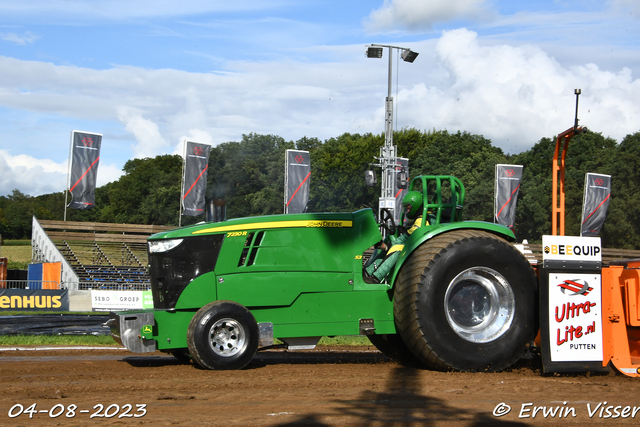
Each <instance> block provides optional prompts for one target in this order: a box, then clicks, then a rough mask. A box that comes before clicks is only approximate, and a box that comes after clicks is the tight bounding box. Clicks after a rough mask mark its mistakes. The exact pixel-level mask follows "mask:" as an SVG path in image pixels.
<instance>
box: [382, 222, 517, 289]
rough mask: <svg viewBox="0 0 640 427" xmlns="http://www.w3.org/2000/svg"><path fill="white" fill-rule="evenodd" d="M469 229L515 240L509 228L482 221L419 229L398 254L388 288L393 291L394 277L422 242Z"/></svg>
mask: <svg viewBox="0 0 640 427" xmlns="http://www.w3.org/2000/svg"><path fill="white" fill-rule="evenodd" d="M469 229H472V230H483V231H486V232H488V233H492V234H495V235H497V236H500V237H502V238H504V239H505V240H507V241H515V240H516V236H515V234H513V231H511V230H510V229H509V228H507V227H505V226H504V225H500V224H493V223H490V222H483V221H461V222H453V223H446V224H439V225H432V226H423V227H420V228H418V229H417V230H415V231H414V232H413V233H412V234H411V237H410V238H409V240H407V243H406V244H405V245H404V248H403V249H402V252H400V258H399V259H398V262H397V263H396V266H395V268H394V270H393V273H392V274H391V276H390V279H389V282H388V283H389V286H390V287H391V288H392V289H393V287H394V284H395V282H396V277H397V275H398V272H399V271H400V269H401V268H402V265H403V264H404V263H405V261H406V260H407V259H409V257H410V256H411V254H412V253H413V252H414V251H415V250H416V249H417V248H418V247H419V246H420V245H422V244H423V243H424V242H426V241H427V240H430V239H432V238H433V237H435V236H437V235H439V234H443V233H447V232H449V231H453V230H469Z"/></svg>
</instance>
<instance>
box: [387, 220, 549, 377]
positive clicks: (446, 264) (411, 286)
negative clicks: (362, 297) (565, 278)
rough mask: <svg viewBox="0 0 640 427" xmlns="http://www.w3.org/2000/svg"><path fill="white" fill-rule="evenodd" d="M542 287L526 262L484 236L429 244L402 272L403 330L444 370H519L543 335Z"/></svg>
mask: <svg viewBox="0 0 640 427" xmlns="http://www.w3.org/2000/svg"><path fill="white" fill-rule="evenodd" d="M537 290H538V285H537V279H536V276H535V274H534V272H533V269H532V268H531V265H530V264H529V262H528V261H527V260H526V258H525V257H524V256H523V255H522V254H521V253H520V252H518V250H517V249H515V248H514V247H513V246H512V245H510V244H509V243H507V242H506V241H505V240H503V239H501V238H500V237H498V236H495V235H493V234H491V233H488V232H485V231H481V230H457V231H450V232H447V233H444V234H441V235H438V236H436V237H434V238H433V239H431V240H429V241H427V242H425V243H424V244H422V245H421V246H420V247H419V248H417V249H416V250H415V252H414V253H413V254H412V255H411V256H410V258H409V259H408V260H407V261H406V262H405V264H404V265H403V266H402V268H401V270H400V274H399V275H398V279H397V280H396V285H395V289H394V317H395V321H396V329H397V330H398V333H399V334H400V335H401V336H402V339H403V341H404V342H405V344H406V346H407V348H409V350H411V352H412V353H413V354H414V355H415V356H416V357H417V358H418V359H419V360H420V361H421V362H422V363H423V364H424V365H426V366H427V367H429V368H431V369H438V370H451V369H454V370H460V371H498V370H501V369H504V368H507V367H508V366H510V365H512V364H513V363H515V362H516V361H517V360H518V359H520V357H522V355H523V354H524V352H525V350H526V347H527V344H528V343H530V342H532V341H533V339H534V337H535V333H536V330H537V320H538V316H537V309H538V307H537V301H538V300H537Z"/></svg>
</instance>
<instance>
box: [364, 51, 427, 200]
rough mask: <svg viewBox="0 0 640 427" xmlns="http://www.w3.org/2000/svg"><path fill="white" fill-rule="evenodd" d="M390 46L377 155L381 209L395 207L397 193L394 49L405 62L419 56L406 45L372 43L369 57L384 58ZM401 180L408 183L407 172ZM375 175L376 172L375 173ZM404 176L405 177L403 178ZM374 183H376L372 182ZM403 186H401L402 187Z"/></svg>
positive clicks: (367, 54)
mask: <svg viewBox="0 0 640 427" xmlns="http://www.w3.org/2000/svg"><path fill="white" fill-rule="evenodd" d="M385 47H387V48H389V75H388V78H389V85H388V91H387V98H386V100H385V130H384V145H383V146H382V147H380V157H376V159H377V160H378V161H379V164H374V165H372V166H377V167H380V168H381V169H382V183H381V185H380V193H381V195H380V200H379V209H382V208H391V209H392V210H393V209H395V208H394V206H396V205H395V194H394V190H395V189H394V181H393V177H394V176H396V174H395V171H396V165H397V164H398V162H399V160H398V156H397V152H398V151H397V147H396V146H395V145H393V97H391V74H392V65H393V55H392V53H393V49H398V50H399V51H401V54H400V56H401V57H402V60H403V61H405V62H409V63H411V62H413V61H415V59H416V58H417V57H418V52H414V51H412V50H411V49H409V48H406V47H398V46H389V45H384V44H371V45H367V52H366V56H367V58H382V50H383V49H384V48H385ZM371 174H372V173H370V172H368V174H367V178H368V181H367V182H373V181H372V180H371V176H370V175H371ZM399 175H400V181H401V183H402V184H403V185H406V172H404V174H403V173H400V174H399ZM374 176H375V174H374ZM403 178H404V179H403ZM371 185H374V184H371ZM400 188H401V187H400Z"/></svg>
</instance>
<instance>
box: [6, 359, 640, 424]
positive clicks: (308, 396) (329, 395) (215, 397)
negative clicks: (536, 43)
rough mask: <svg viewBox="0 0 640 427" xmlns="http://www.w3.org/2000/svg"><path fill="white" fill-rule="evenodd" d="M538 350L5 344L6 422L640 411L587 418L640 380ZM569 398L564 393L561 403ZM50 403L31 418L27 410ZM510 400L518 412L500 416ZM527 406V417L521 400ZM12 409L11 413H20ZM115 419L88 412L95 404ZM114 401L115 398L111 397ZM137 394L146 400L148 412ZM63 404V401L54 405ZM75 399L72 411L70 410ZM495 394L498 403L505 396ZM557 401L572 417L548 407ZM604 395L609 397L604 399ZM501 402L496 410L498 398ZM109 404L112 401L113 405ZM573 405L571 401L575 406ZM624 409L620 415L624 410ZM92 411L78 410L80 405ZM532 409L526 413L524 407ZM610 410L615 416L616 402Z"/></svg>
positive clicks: (635, 398) (490, 419)
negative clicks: (402, 356) (395, 354)
mask: <svg viewBox="0 0 640 427" xmlns="http://www.w3.org/2000/svg"><path fill="white" fill-rule="evenodd" d="M537 364H538V362H537V361H535V360H534V361H529V362H522V363H520V364H519V365H518V366H516V368H514V369H513V370H511V371H509V372H502V373H475V374H471V373H443V372H432V371H426V370H416V369H411V368H406V367H403V366H401V365H398V364H396V363H395V362H392V361H390V360H389V359H387V358H386V357H384V356H383V355H382V354H380V353H378V352H377V351H376V350H375V349H374V348H373V347H346V348H336V347H331V348H320V349H317V350H315V351H313V352H304V353H302V352H295V353H294V352H285V351H278V352H276V351H271V352H260V353H258V355H257V357H256V358H255V359H254V361H253V362H252V363H251V364H250V365H249V366H248V368H246V369H244V370H241V371H217V372H214V371H203V370H200V369H196V368H195V367H194V366H193V365H190V364H183V363H181V362H178V360H177V359H174V358H173V357H171V356H167V355H164V354H162V353H153V354H151V355H148V356H147V355H139V354H133V353H129V352H128V351H126V350H56V351H1V352H0V375H1V378H2V382H3V393H2V396H3V397H2V400H1V402H0V425H24V426H37V425H65V426H66V425H93V424H94V423H95V424H99V425H154V426H156V425H214V426H228V425H243V426H246V425H284V426H286V425H315V426H322V425H429V426H431V425H442V426H444V425H447V426H449V425H460V426H476V425H518V424H519V423H528V424H533V425H568V424H576V425H577V424H586V425H591V424H600V425H605V424H606V425H618V424H620V425H632V424H638V423H640V410H639V412H637V413H636V416H635V418H634V417H632V416H630V415H629V416H628V417H627V418H622V416H619V417H618V418H614V419H611V418H601V416H602V417H604V416H606V415H607V411H606V408H605V410H603V411H602V413H601V412H600V410H599V409H598V410H596V411H595V413H594V415H593V417H589V414H588V407H587V403H589V404H590V405H591V406H590V408H591V410H592V411H593V410H594V408H595V407H597V405H598V403H600V402H605V401H606V402H608V403H607V404H606V406H609V405H613V406H623V407H624V406H625V405H630V406H631V408H630V409H629V411H633V407H634V406H637V407H638V408H640V393H639V390H640V381H638V380H637V379H635V380H634V379H631V378H628V377H624V376H621V375H619V374H618V375H614V374H610V375H604V376H596V375H591V376H587V375H584V374H582V375H562V376H559V377H545V376H541V375H540V372H539V369H538V368H539V367H538V366H537ZM563 402H567V403H566V404H564V403H563ZM34 403H35V404H36V408H35V409H36V410H38V411H40V410H50V409H51V410H53V412H54V413H53V414H52V415H56V413H57V412H58V411H62V413H61V414H60V415H59V416H58V417H57V418H51V415H50V414H49V413H48V412H40V413H35V414H34V415H33V418H31V419H30V418H29V415H28V413H26V409H27V408H28V407H29V406H30V405H32V404H34ZM501 403H504V404H506V405H509V406H510V407H511V411H510V412H509V413H508V414H506V415H504V416H502V417H496V416H494V415H493V412H494V411H499V410H501V409H502V410H503V409H504V408H505V406H504V405H500V404H501ZM527 403H532V404H533V405H531V406H525V407H524V408H525V411H524V412H523V415H529V418H519V414H520V412H521V411H522V407H523V404H527ZM16 404H19V405H22V407H23V408H24V410H25V413H23V414H22V415H19V416H17V417H15V418H10V417H9V412H10V410H11V408H13V411H14V412H13V414H14V415H15V414H18V413H19V412H20V406H14V405H16ZM99 404H102V405H104V409H103V410H102V411H101V412H100V414H101V415H104V414H105V410H107V414H108V415H113V417H111V418H104V417H99V418H93V419H92V418H90V416H91V414H93V413H95V412H97V411H98V409H99V407H98V408H96V409H94V406H96V405H99ZM112 404H116V405H117V406H115V405H114V406H110V405H112ZM126 404H130V405H132V408H131V411H130V412H129V413H128V414H126V415H141V414H142V412H137V407H136V405H137V404H146V408H145V409H146V414H145V415H144V416H142V417H139V418H136V417H133V416H131V417H123V418H118V417H119V416H120V415H122V414H124V413H125V411H126V409H127V408H126V407H125V405H126ZM56 405H57V406H56ZM70 405H77V408H76V409H75V415H74V416H73V417H69V418H67V417H66V416H65V414H66V413H67V411H68V409H69V406H70ZM498 405H500V406H499V407H498ZM542 406H544V407H546V409H547V410H550V409H553V408H556V407H558V406H560V408H561V410H560V412H561V413H562V414H563V415H564V413H565V412H569V414H568V415H569V416H568V418H564V417H559V416H558V412H557V413H556V417H555V418H553V417H551V416H548V417H547V418H545V417H544V416H543V413H542V412H538V413H537V415H536V417H535V418H532V417H531V415H532V414H533V410H534V407H542ZM604 406H605V405H601V406H600V408H603V407H604ZM496 407H498V409H496ZM107 408H109V409H107ZM569 408H574V409H573V410H574V411H575V414H576V417H573V416H572V413H571V412H570V409H569ZM623 409H624V408H619V409H618V414H622V415H623V414H625V413H624V412H622V411H623ZM81 410H84V411H88V412H85V413H81V412H80V411H81ZM527 410H528V412H527ZM611 411H612V412H611V414H613V415H615V412H613V411H614V410H613V409H611Z"/></svg>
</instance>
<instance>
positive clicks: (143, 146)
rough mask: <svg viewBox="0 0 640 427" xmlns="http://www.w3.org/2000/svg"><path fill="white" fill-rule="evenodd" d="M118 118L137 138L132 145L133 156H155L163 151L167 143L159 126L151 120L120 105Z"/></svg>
mask: <svg viewBox="0 0 640 427" xmlns="http://www.w3.org/2000/svg"><path fill="white" fill-rule="evenodd" d="M118 118H119V119H120V121H121V122H122V123H123V124H124V125H125V129H126V130H127V131H129V132H131V133H132V134H133V135H134V136H135V137H136V140H137V142H138V143H137V145H135V146H134V147H133V156H134V157H155V156H156V155H157V154H158V153H161V152H163V151H164V150H165V149H166V148H167V146H168V145H169V143H168V142H167V141H166V140H165V139H164V138H163V137H162V135H161V134H160V128H159V127H158V125H157V124H156V123H154V122H153V121H151V120H148V119H145V118H143V117H142V116H141V115H140V113H137V112H132V111H131V110H130V109H129V108H126V107H122V108H120V109H119V110H118Z"/></svg>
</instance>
